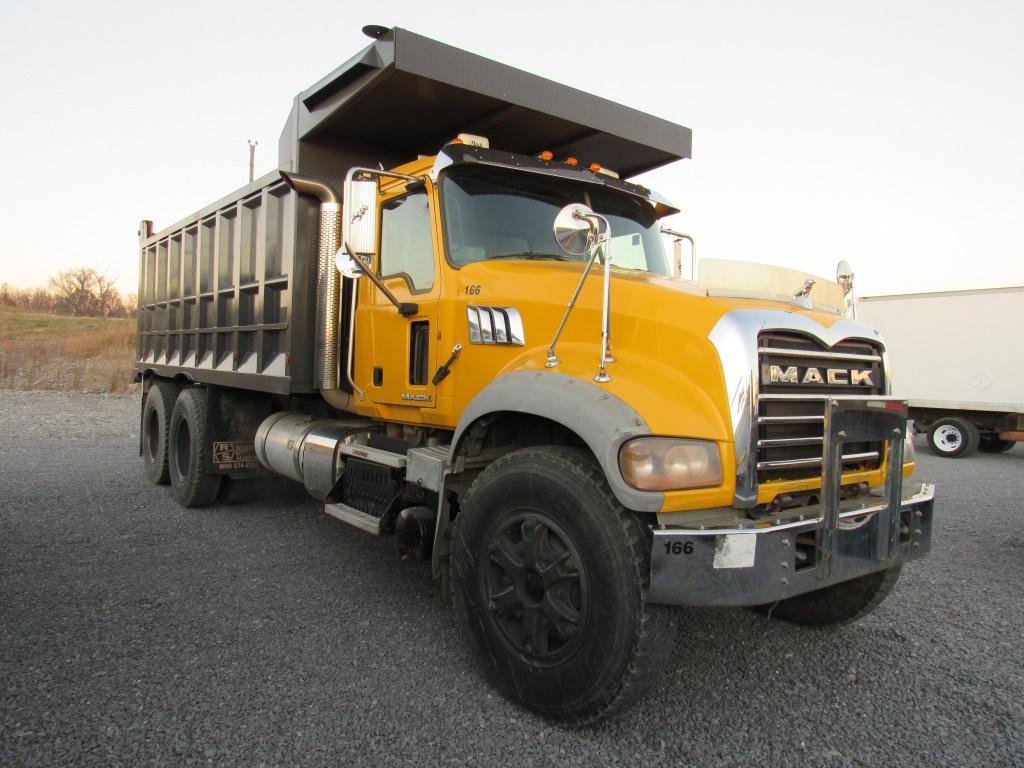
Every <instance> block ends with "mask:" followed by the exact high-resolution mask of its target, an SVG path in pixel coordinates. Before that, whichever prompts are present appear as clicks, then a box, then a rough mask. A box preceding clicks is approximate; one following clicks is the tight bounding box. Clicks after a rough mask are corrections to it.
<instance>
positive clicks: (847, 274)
mask: <svg viewBox="0 0 1024 768" xmlns="http://www.w3.org/2000/svg"><path fill="white" fill-rule="evenodd" d="M836 282H837V283H839V287H840V288H842V289H843V295H844V296H849V294H850V291H852V290H853V270H852V269H851V268H850V263H849V262H848V261H846V260H845V259H844V260H843V261H840V262H839V264H838V265H836Z"/></svg>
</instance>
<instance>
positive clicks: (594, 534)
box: [451, 447, 674, 723]
mask: <svg viewBox="0 0 1024 768" xmlns="http://www.w3.org/2000/svg"><path fill="white" fill-rule="evenodd" d="M649 548H650V544H649V540H648V537H647V535H646V531H645V529H644V527H643V526H642V525H641V523H640V521H639V520H638V519H637V518H636V516H635V515H634V514H632V513H631V512H628V511H627V510H625V509H623V508H622V507H621V506H620V505H619V504H618V503H617V501H616V500H615V497H614V496H613V495H612V493H611V490H610V489H609V488H608V485H607V483H606V482H605V480H604V476H603V475H602V473H601V471H600V469H599V468H598V466H597V464H596V463H595V462H594V460H593V459H592V458H591V457H590V456H589V454H586V453H584V452H583V451H580V450H576V449H571V448H561V447H558V448H556V447H540V448H524V449H521V450H518V451H514V452H512V453H509V454H506V455H505V456H503V457H501V458H500V459H498V460H496V461H495V462H494V463H492V464H491V465H490V466H489V467H487V469H486V470H484V472H482V473H481V474H480V475H479V477H477V479H476V480H475V481H474V483H473V485H472V486H471V488H470V489H469V491H468V493H467V494H466V497H465V499H464V500H463V502H462V504H461V512H460V513H459V516H458V517H457V518H456V520H455V523H454V552H453V556H452V561H451V568H452V584H453V589H454V598H455V607H456V612H457V613H458V614H459V617H460V618H461V619H462V620H463V621H464V622H465V624H466V626H467V628H468V630H469V635H470V637H471V640H472V646H473V648H474V650H475V651H476V656H477V660H478V663H479V664H480V666H481V667H482V669H483V671H484V673H485V674H486V675H487V677H488V678H489V679H490V680H491V681H492V683H493V684H494V685H495V687H497V688H498V689H499V690H500V691H501V692H502V693H504V694H505V695H506V696H507V697H509V698H511V699H513V700H514V701H517V702H519V703H521V704H522V705H524V706H526V707H528V708H529V709H532V710H534V711H536V712H539V713H540V714H542V715H545V716H547V717H550V718H553V719H556V720H561V721H566V722H572V723H583V722H593V721H597V720H600V719H603V718H605V717H608V716H610V715H612V714H614V713H615V712H618V711H620V710H622V709H624V708H625V707H626V706H628V705H629V704H631V703H632V702H634V701H635V700H637V699H638V698H639V697H640V696H641V695H642V694H643V693H644V692H646V690H648V689H649V688H650V687H651V686H652V685H653V684H654V681H655V680H656V678H657V673H658V672H659V671H660V669H661V668H662V667H663V666H664V664H665V662H666V660H667V657H668V654H669V652H670V651H671V648H672V640H673V637H674V627H673V621H674V613H673V612H672V611H671V609H668V608H665V607H663V606H654V605H648V604H647V602H646V592H647V580H648V568H649V565H648V564H649Z"/></svg>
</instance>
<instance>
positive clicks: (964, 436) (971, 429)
mask: <svg viewBox="0 0 1024 768" xmlns="http://www.w3.org/2000/svg"><path fill="white" fill-rule="evenodd" d="M979 439H980V435H979V434H978V428H977V427H976V426H974V424H972V423H971V422H969V421H968V420H967V419H961V418H958V417H956V416H943V417H942V418H940V419H936V420H935V421H933V422H932V425H931V427H930V428H929V429H928V447H929V448H931V449H932V452H933V453H934V454H936V455H937V456H944V457H946V458H947V459H957V458H960V457H961V456H966V455H967V454H969V453H970V452H971V451H973V450H974V449H975V448H977V447H978V441H979Z"/></svg>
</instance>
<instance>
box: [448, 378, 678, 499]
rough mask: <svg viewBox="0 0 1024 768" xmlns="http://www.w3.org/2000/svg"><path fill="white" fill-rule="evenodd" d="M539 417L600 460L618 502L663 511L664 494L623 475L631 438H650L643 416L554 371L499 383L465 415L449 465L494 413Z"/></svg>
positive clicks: (479, 396) (483, 393) (589, 385)
mask: <svg viewBox="0 0 1024 768" xmlns="http://www.w3.org/2000/svg"><path fill="white" fill-rule="evenodd" d="M502 412H505V413H507V412H513V413H526V414H530V415H533V416H540V417H542V418H545V419H549V420H550V421H553V422H556V423H558V424H561V425H562V426H564V427H565V428H566V429H569V430H571V431H572V432H573V433H575V434H576V435H578V436H579V437H580V439H581V440H583V442H584V443H586V445H587V447H588V448H590V450H591V452H592V453H593V454H594V456H595V457H596V458H597V461H598V463H599V464H600V465H601V469H602V470H603V471H604V474H605V478H606V479H607V480H608V485H609V486H610V487H611V489H612V493H614V494H615V498H616V499H618V500H619V502H620V503H621V504H622V505H623V506H624V507H626V508H627V509H632V510H636V511H638V512H659V511H660V510H661V508H662V506H663V504H664V502H665V494H663V493H660V492H652V491H638V490H636V489H634V488H631V487H630V486H628V485H627V484H626V483H625V481H624V480H623V479H622V474H621V473H620V471H619V449H620V448H621V447H622V444H623V443H625V442H626V441H627V440H631V439H633V438H634V437H641V436H644V435H650V434H652V433H651V429H650V427H649V426H648V425H647V422H646V421H644V419H643V417H642V416H641V415H640V414H639V413H638V412H637V411H636V410H635V409H634V408H633V407H632V406H630V405H629V404H628V403H626V402H625V401H623V400H621V399H620V398H618V397H616V396H615V395H613V394H611V393H609V392H608V391H606V390H605V389H602V388H601V387H598V386H597V385H595V384H592V383H590V382H589V381H584V380H582V379H577V378H574V377H572V376H566V375H565V374H561V373H556V372H554V371H547V370H544V371H513V372H511V373H507V374H505V375H504V376H501V377H500V378H498V379H496V380H495V381H494V382H492V383H491V384H489V385H488V386H487V387H485V388H484V389H483V390H481V391H480V392H479V393H478V394H477V395H476V397H474V398H473V399H472V400H471V401H470V403H469V405H468V406H467V407H466V409H465V411H463V414H462V418H461V419H459V424H458V426H457V427H456V429H455V435H454V436H453V439H452V449H451V453H450V455H449V461H450V462H451V461H454V459H455V457H456V456H457V455H458V452H459V449H460V446H461V443H462V439H463V437H464V436H465V434H466V431H467V430H468V429H469V428H470V427H471V426H472V425H473V424H475V423H476V422H477V421H478V420H479V419H481V418H483V417H484V416H487V415H489V414H492V413H502Z"/></svg>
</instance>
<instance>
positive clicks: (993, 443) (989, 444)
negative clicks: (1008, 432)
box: [978, 435, 1017, 453]
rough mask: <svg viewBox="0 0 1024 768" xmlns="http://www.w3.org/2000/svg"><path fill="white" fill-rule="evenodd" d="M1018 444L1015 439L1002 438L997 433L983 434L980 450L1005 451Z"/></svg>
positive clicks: (989, 451) (984, 451) (985, 451)
mask: <svg viewBox="0 0 1024 768" xmlns="http://www.w3.org/2000/svg"><path fill="white" fill-rule="evenodd" d="M1016 444H1017V443H1016V441H1015V440H1000V439H999V438H998V437H996V436H995V435H982V436H981V441H980V442H979V443H978V450H979V451H981V452H982V453H1005V452H1006V451H1008V450H1010V449H1011V448H1013V446H1015V445H1016Z"/></svg>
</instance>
